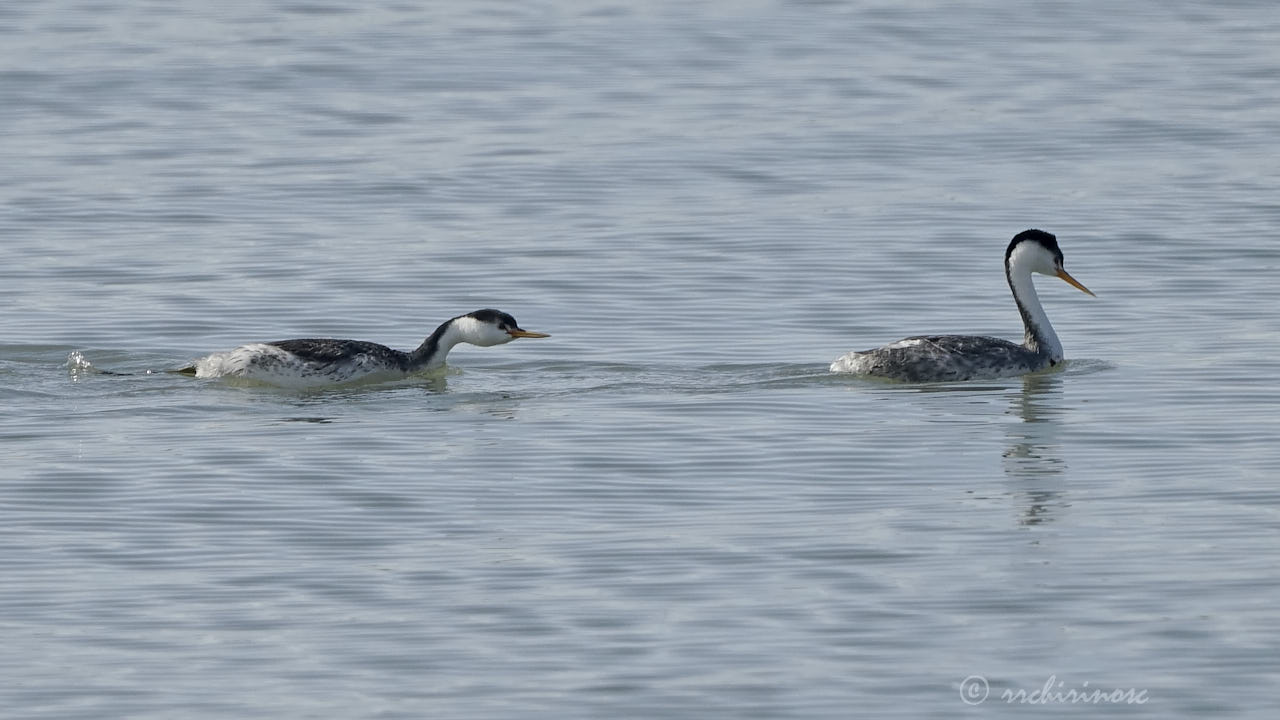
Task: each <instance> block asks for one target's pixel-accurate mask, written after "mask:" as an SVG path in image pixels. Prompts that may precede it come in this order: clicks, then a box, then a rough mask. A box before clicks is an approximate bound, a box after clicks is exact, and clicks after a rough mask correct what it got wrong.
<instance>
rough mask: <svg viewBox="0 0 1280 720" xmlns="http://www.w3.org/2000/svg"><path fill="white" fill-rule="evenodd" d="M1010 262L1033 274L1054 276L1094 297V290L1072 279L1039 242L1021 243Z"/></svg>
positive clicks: (1057, 260) (1014, 250) (1059, 262)
mask: <svg viewBox="0 0 1280 720" xmlns="http://www.w3.org/2000/svg"><path fill="white" fill-rule="evenodd" d="M1009 260H1010V263H1011V264H1014V265H1020V266H1024V267H1026V268H1027V269H1029V270H1030V271H1031V272H1034V273H1040V274H1041V275H1052V276H1054V277H1056V278H1059V279H1061V280H1063V281H1065V282H1066V283H1067V284H1069V285H1071V286H1072V287H1074V288H1076V289H1077V290H1081V291H1083V292H1086V293H1088V294H1090V295H1093V291H1092V290H1090V289H1089V288H1087V287H1085V286H1084V285H1081V284H1080V281H1079V280H1076V279H1075V278H1073V277H1071V274H1070V273H1068V272H1067V271H1066V270H1064V269H1063V268H1062V263H1061V261H1059V259H1058V258H1056V257H1054V254H1053V253H1052V252H1051V251H1050V250H1049V248H1047V247H1045V246H1043V245H1041V244H1040V243H1038V242H1023V243H1020V244H1019V245H1018V246H1017V247H1015V248H1014V249H1013V256H1012V257H1010V258H1009Z"/></svg>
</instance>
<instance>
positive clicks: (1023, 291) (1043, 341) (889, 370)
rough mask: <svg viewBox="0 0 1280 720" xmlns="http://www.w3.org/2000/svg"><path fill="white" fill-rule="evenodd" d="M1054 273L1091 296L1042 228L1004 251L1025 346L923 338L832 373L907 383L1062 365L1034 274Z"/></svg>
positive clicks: (844, 363) (840, 362) (851, 359)
mask: <svg viewBox="0 0 1280 720" xmlns="http://www.w3.org/2000/svg"><path fill="white" fill-rule="evenodd" d="M1032 273H1040V274H1041V275H1053V276H1055V277H1058V278H1061V279H1063V280H1065V281H1066V282H1067V283H1069V284H1071V285H1072V286H1074V287H1075V288H1077V289H1079V290H1082V291H1084V292H1086V293H1088V294H1090V295H1093V293H1092V292H1091V291H1090V290H1089V288H1087V287H1085V286H1084V285H1081V284H1080V282H1079V281H1077V280H1076V279H1075V278H1073V277H1071V275H1069V274H1068V273H1067V271H1066V270H1064V269H1063V267H1062V250H1060V249H1059V248H1058V239H1057V238H1056V237H1054V236H1053V235H1051V234H1050V233H1047V232H1044V231H1043V230H1024V231H1023V232H1020V233H1018V234H1017V235H1015V236H1014V238H1013V240H1012V241H1011V242H1010V243H1009V247H1008V248H1007V249H1006V250H1005V252H1004V274H1005V278H1006V279H1007V280H1008V281H1009V289H1010V290H1012V291H1013V301H1014V302H1015V303H1017V305H1018V312H1019V313H1021V315H1022V324H1023V326H1024V327H1025V329H1026V334H1025V336H1024V339H1023V341H1022V344H1021V345H1018V344H1016V343H1012V342H1009V341H1008V340H1002V339H1000V338H995V337H985V336H980V335H918V336H915V337H909V338H905V339H902V340H899V341H897V342H895V343H890V344H888V345H885V346H884V347H880V348H876V349H874V350H864V351H861V352H851V353H848V354H846V355H843V356H841V357H840V358H839V359H837V360H836V361H835V362H833V363H831V372H838V373H853V374H855V375H865V376H869V377H880V378H889V379H893V380H904V381H907V382H938V381H948V380H977V379H988V378H1000V377H1010V376H1013V375H1022V374H1025V373H1030V372H1036V371H1038V370H1044V369H1046V368H1050V367H1054V366H1056V365H1058V364H1059V363H1061V362H1062V359H1063V355H1062V343H1061V342H1060V341H1059V340H1058V335H1057V333H1055V332H1054V331H1053V326H1052V325H1050V324H1049V317H1048V316H1047V315H1045V312H1044V308H1043V307H1041V306H1040V298H1039V297H1038V296H1037V295H1036V288H1035V285H1034V284H1033V283H1032V282H1031V274H1032Z"/></svg>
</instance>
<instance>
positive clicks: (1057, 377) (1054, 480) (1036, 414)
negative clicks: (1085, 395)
mask: <svg viewBox="0 0 1280 720" xmlns="http://www.w3.org/2000/svg"><path fill="white" fill-rule="evenodd" d="M1062 413H1063V409H1062V374H1061V373H1052V374H1033V375H1025V376H1023V378H1022V390H1021V392H1019V393H1017V394H1015V395H1014V396H1013V399H1012V402H1011V404H1010V408H1009V414H1010V415H1013V416H1014V417H1017V418H1020V419H1021V422H1016V423H1010V424H1009V425H1008V428H1009V431H1008V432H1009V446H1008V447H1007V448H1006V449H1005V451H1004V457H1003V465H1004V472H1005V475H1006V477H1008V478H1009V479H1010V480H1014V481H1017V483H1018V487H1017V488H1016V489H1014V491H1013V494H1014V495H1015V496H1017V497H1019V498H1021V500H1022V501H1023V503H1024V507H1023V510H1022V517H1021V519H1020V520H1019V523H1021V524H1022V525H1039V524H1041V523H1043V522H1046V521H1049V520H1052V519H1053V516H1054V513H1055V512H1056V511H1058V510H1061V509H1062V508H1065V507H1067V503H1066V499H1065V496H1064V492H1063V487H1062V481H1063V478H1064V474H1065V472H1066V469H1067V463H1066V461H1065V460H1064V459H1063V457H1062V446H1061V444H1060V442H1059V438H1058V436H1059V433H1060V432H1061V430H1062V428H1061V424H1060V423H1059V418H1060V416H1061V415H1062Z"/></svg>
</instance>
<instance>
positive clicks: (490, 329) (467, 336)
mask: <svg viewBox="0 0 1280 720" xmlns="http://www.w3.org/2000/svg"><path fill="white" fill-rule="evenodd" d="M455 322H456V323H457V327H458V330H460V331H461V333H462V341H463V342H467V343H471V344H472V345H479V346H480V347H491V346H493V345H502V344H503V343H509V342H511V341H512V340H515V339H516V338H521V337H527V338H540V337H550V336H549V335H547V334H546V333H537V332H530V331H528V330H521V329H520V328H519V327H517V326H516V325H515V323H510V322H507V321H505V320H502V319H499V320H495V321H492V322H489V321H484V320H479V319H476V318H473V317H468V316H464V317H460V318H458V319H457V320H456V321H455Z"/></svg>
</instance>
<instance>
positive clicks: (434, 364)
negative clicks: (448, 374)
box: [410, 318, 475, 371]
mask: <svg viewBox="0 0 1280 720" xmlns="http://www.w3.org/2000/svg"><path fill="white" fill-rule="evenodd" d="M462 320H471V318H455V319H453V320H450V321H448V322H446V323H444V324H442V325H441V326H440V327H438V328H436V330H435V332H433V333H431V336H430V337H428V338H427V339H426V340H423V341H422V344H421V345H419V346H418V349H417V350H414V351H413V352H412V353H410V355H411V357H412V364H413V369H414V370H415V371H422V370H435V369H436V368H439V367H443V366H444V361H445V359H446V358H448V357H449V351H450V350H452V349H453V347H454V346H455V345H457V344H458V343H460V342H465V341H466V340H467V336H468V333H467V328H465V327H463V323H462V322H461V321H462ZM472 322H475V321H474V320H472Z"/></svg>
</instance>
